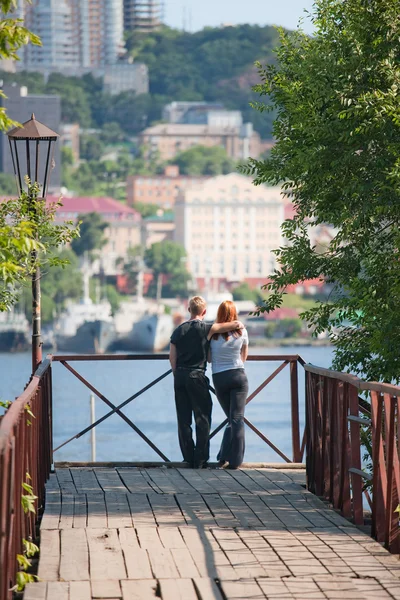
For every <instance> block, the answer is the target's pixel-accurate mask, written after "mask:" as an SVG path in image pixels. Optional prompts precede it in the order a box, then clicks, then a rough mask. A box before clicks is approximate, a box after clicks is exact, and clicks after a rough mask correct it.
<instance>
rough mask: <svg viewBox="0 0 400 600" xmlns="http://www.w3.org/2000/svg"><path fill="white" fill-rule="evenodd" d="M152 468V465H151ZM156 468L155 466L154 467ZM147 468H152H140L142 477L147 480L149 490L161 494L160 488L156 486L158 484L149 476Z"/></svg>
mask: <svg viewBox="0 0 400 600" xmlns="http://www.w3.org/2000/svg"><path fill="white" fill-rule="evenodd" d="M153 468H154V467H153ZM155 468H157V467H155ZM148 470H149V471H151V470H152V469H140V471H141V473H142V476H143V478H144V479H145V480H146V481H147V483H148V484H149V486H150V488H151V491H152V492H156V494H162V490H161V489H160V488H159V487H158V485H157V484H156V483H155V482H154V481H153V479H152V478H151V477H150V475H149V473H148Z"/></svg>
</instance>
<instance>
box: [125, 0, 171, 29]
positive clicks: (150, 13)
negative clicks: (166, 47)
mask: <svg viewBox="0 0 400 600" xmlns="http://www.w3.org/2000/svg"><path fill="white" fill-rule="evenodd" d="M163 17H164V2H163V0H124V28H125V31H142V32H147V33H150V32H151V31H155V30H156V29H158V28H159V27H160V26H161V25H162V21H163Z"/></svg>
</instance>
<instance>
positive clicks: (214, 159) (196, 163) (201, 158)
mask: <svg viewBox="0 0 400 600" xmlns="http://www.w3.org/2000/svg"><path fill="white" fill-rule="evenodd" d="M171 163H172V164H174V165H178V166H179V170H180V172H181V173H183V174H184V175H222V174H226V173H232V172H233V171H234V170H235V167H236V163H235V161H234V160H233V159H232V158H230V156H228V154H227V153H226V150H225V148H222V147H220V146H213V147H211V148H207V147H205V146H193V148H190V149H189V150H184V151H183V152H180V153H179V154H178V155H177V156H176V157H175V158H174V159H173V160H172V161H171Z"/></svg>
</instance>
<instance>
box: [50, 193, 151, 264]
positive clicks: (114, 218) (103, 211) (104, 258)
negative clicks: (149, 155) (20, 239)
mask: <svg viewBox="0 0 400 600" xmlns="http://www.w3.org/2000/svg"><path fill="white" fill-rule="evenodd" d="M57 200H58V197H57V196H49V197H48V198H47V201H48V202H54V201H57ZM92 212H96V213H98V214H100V215H101V216H102V218H103V220H104V221H105V222H106V223H107V225H108V227H107V229H105V230H104V235H105V237H106V240H107V243H106V244H105V245H104V246H103V248H102V249H101V250H100V251H99V253H98V257H97V258H96V259H95V261H94V263H93V273H94V274H98V273H100V272H101V273H103V274H104V275H106V276H116V275H118V274H119V273H121V271H122V262H123V261H121V259H123V260H124V259H126V258H127V257H128V253H129V250H130V248H134V247H135V246H138V245H139V244H140V243H141V222H142V218H141V216H140V214H139V213H138V212H137V211H136V210H134V209H132V208H129V207H128V206H126V205H124V204H122V203H121V202H118V201H117V200H114V198H108V197H101V198H92V197H73V198H68V197H65V198H62V206H61V207H60V208H59V209H58V211H57V220H58V221H59V222H65V221H74V222H76V221H77V220H78V217H79V215H85V214H88V213H92Z"/></svg>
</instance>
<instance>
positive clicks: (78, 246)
mask: <svg viewBox="0 0 400 600" xmlns="http://www.w3.org/2000/svg"><path fill="white" fill-rule="evenodd" d="M78 220H79V222H80V235H79V237H77V238H76V239H74V240H73V242H72V244H71V246H72V250H73V251H74V252H75V254H77V256H83V254H85V252H89V253H91V252H93V251H94V250H101V248H102V247H103V246H104V245H105V244H106V242H107V240H106V238H105V236H104V230H105V229H107V223H105V222H104V221H103V218H102V216H101V215H100V214H99V213H96V212H91V213H86V214H84V215H79V216H78Z"/></svg>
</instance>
